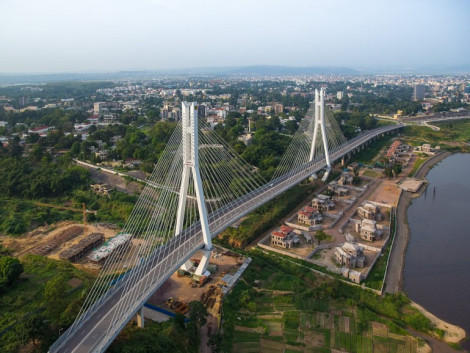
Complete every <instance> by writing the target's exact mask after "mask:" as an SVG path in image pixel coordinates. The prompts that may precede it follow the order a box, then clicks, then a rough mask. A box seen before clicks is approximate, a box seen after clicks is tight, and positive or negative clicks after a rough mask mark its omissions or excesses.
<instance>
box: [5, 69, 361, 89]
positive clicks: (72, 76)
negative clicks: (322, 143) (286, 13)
mask: <svg viewBox="0 0 470 353" xmlns="http://www.w3.org/2000/svg"><path fill="white" fill-rule="evenodd" d="M357 73H358V71H356V70H353V69H351V68H348V67H292V66H274V65H254V66H234V67H200V68H181V69H166V70H142V71H118V72H104V73H51V74H48V73H45V74H0V85H7V84H22V83H24V84H38V83H46V82H59V81H93V80H122V79H149V78H155V77H161V76H182V75H203V76H210V75H216V76H291V75H316V74H357Z"/></svg>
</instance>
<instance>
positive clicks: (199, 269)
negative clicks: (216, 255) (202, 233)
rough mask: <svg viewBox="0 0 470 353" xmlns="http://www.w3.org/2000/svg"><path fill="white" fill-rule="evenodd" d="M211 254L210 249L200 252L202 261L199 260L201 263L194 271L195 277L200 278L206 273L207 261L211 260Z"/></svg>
mask: <svg viewBox="0 0 470 353" xmlns="http://www.w3.org/2000/svg"><path fill="white" fill-rule="evenodd" d="M211 253H212V249H209V250H207V249H204V250H202V259H201V262H200V263H199V266H198V267H197V269H196V272H195V274H196V275H198V276H202V275H203V274H204V272H206V270H207V266H208V265H209V261H210V259H211Z"/></svg>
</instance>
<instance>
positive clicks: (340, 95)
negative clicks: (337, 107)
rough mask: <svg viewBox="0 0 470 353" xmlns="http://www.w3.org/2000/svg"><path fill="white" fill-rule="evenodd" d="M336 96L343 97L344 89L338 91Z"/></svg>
mask: <svg viewBox="0 0 470 353" xmlns="http://www.w3.org/2000/svg"><path fill="white" fill-rule="evenodd" d="M336 98H338V99H343V91H338V92H336Z"/></svg>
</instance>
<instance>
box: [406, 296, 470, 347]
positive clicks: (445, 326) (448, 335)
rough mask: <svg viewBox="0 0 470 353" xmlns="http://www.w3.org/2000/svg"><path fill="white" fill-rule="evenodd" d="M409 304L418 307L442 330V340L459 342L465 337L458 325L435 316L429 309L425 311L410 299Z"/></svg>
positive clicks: (463, 331)
mask: <svg viewBox="0 0 470 353" xmlns="http://www.w3.org/2000/svg"><path fill="white" fill-rule="evenodd" d="M410 304H411V306H412V307H414V308H416V309H418V310H419V311H420V312H421V313H422V314H423V315H424V316H426V317H427V318H428V319H429V320H431V322H432V324H433V325H434V326H435V327H437V328H438V329H441V330H443V331H444V337H443V339H444V341H446V342H448V343H459V342H460V341H462V340H463V339H464V338H465V337H466V334H465V330H464V329H463V328H461V327H458V326H456V325H452V324H449V323H448V322H445V321H443V320H441V319H439V318H438V317H437V316H435V315H434V314H432V313H430V312H429V311H427V310H426V309H425V308H423V307H422V306H421V305H419V304H418V303H415V302H414V301H411V303H410Z"/></svg>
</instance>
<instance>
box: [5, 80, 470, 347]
mask: <svg viewBox="0 0 470 353" xmlns="http://www.w3.org/2000/svg"><path fill="white" fill-rule="evenodd" d="M320 88H325V89H326V99H325V109H326V110H327V111H328V113H329V114H331V116H332V117H333V118H334V121H335V123H336V124H337V125H338V126H339V128H340V130H341V132H342V134H343V135H344V137H345V138H346V139H352V138H354V137H356V136H360V135H361V133H363V132H364V131H366V130H371V129H374V128H377V127H381V126H386V125H393V124H398V123H403V124H404V127H403V128H401V129H399V130H398V132H393V133H390V134H383V136H380V137H378V138H377V139H374V141H372V142H371V143H369V144H368V145H367V146H366V147H365V148H363V149H362V150H358V151H356V153H351V154H350V155H348V156H347V157H345V158H343V159H342V160H338V161H336V162H335V163H334V165H333V169H332V171H331V173H330V174H329V175H328V178H326V180H325V181H322V180H321V178H308V179H306V180H304V181H302V182H301V183H300V184H298V185H296V186H294V187H293V188H291V189H290V190H287V191H285V192H284V193H282V194H281V195H280V196H277V197H276V198H274V199H273V200H271V201H269V202H268V203H266V204H264V205H263V206H262V207H260V208H258V209H256V210H254V211H253V212H251V213H249V214H248V215H246V216H244V217H243V218H241V219H240V220H239V221H237V222H236V223H234V224H232V225H231V227H229V228H227V229H226V230H224V231H223V232H221V233H220V234H219V235H218V236H217V237H216V238H215V239H214V244H215V250H214V251H213V254H212V257H211V261H210V264H209V267H208V270H209V271H208V273H204V275H203V276H200V275H197V274H195V267H197V265H198V264H199V263H200V261H201V254H196V255H195V256H194V257H192V258H191V259H190V262H191V266H190V267H187V268H185V269H180V270H178V272H177V273H175V274H174V275H172V276H171V277H170V278H169V279H168V280H167V281H166V282H165V283H164V285H162V286H161V287H160V288H159V289H158V290H157V291H156V292H155V294H154V295H153V296H152V297H151V298H150V300H149V301H148V303H147V304H146V306H145V308H144V314H145V315H143V317H142V315H141V316H138V317H137V318H136V319H135V320H133V321H132V322H130V323H128V325H127V326H126V327H125V328H124V330H123V331H122V332H121V333H120V334H119V336H118V337H117V338H116V340H115V341H114V342H113V344H112V345H111V346H110V348H109V352H122V353H124V352H126V353H128V352H170V351H171V352H286V353H287V352H289V353H292V352H306V353H307V352H309V353H310V352H315V353H320V352H339V351H347V352H371V353H372V352H383V353H388V352H390V353H392V352H407V353H408V352H409V353H411V352H420V353H424V352H429V351H430V347H432V348H433V349H436V350H435V351H436V352H439V350H438V348H436V347H441V349H442V346H441V345H443V346H444V347H445V348H444V349H446V348H448V349H450V351H454V349H459V344H460V342H461V340H462V339H464V338H465V332H463V333H462V332H461V331H459V328H458V327H455V326H453V325H450V324H447V323H443V322H442V321H440V320H439V319H437V318H436V317H434V316H433V315H432V314H430V313H428V312H426V311H425V310H424V309H422V308H421V307H419V305H417V304H416V303H414V302H412V301H410V299H408V298H407V297H406V295H405V294H404V293H403V292H402V287H401V282H402V278H401V276H402V272H403V262H404V260H403V256H404V255H403V253H404V251H405V250H404V249H405V248H406V241H404V240H401V238H399V237H398V236H397V234H401V233H400V232H404V230H402V229H401V227H403V225H404V224H405V218H404V217H405V216H404V215H403V214H404V213H403V212H406V210H405V211H403V207H405V206H400V205H401V204H402V203H406V202H409V200H411V199H412V198H413V197H416V195H419V194H420V193H422V192H423V190H424V189H425V188H426V179H425V178H424V177H425V174H426V168H428V169H429V168H430V166H431V165H432V164H433V163H436V162H437V161H438V160H440V159H442V158H444V157H445V156H447V155H449V154H451V153H454V152H470V121H469V120H466V119H467V118H469V117H470V116H469V112H468V110H469V108H470V77H469V76H431V75H422V76H418V75H346V74H345V75H334V74H328V75H319V74H317V75H294V76H286V75H282V76H257V75H250V76H236V75H232V76H216V75H214V76H209V75H201V76H197V75H195V76H194V77H178V76H168V77H163V76H162V77H157V78H153V79H126V80H123V79H121V80H119V81H113V80H109V81H61V82H47V83H32V84H15V85H8V84H4V85H3V86H0V351H2V352H47V351H48V349H49V347H50V346H51V344H52V343H53V342H54V341H56V340H57V338H58V337H59V336H60V335H61V334H62V333H63V332H64V331H65V330H66V329H67V328H68V327H69V326H70V325H71V324H72V323H73V321H74V319H75V317H76V316H77V314H78V313H79V311H80V308H81V306H82V304H83V302H84V300H85V298H86V296H87V293H88V292H89V291H90V289H91V287H92V285H93V281H94V279H95V278H96V277H97V276H98V273H99V271H100V269H101V268H102V266H103V263H104V262H105V261H106V258H107V257H108V256H109V254H111V253H112V252H115V251H116V250H117V249H122V248H123V247H125V246H129V247H130V248H132V247H138V246H140V245H141V244H140V243H139V239H135V238H133V239H131V236H130V235H129V234H125V233H120V230H121V229H122V227H123V226H124V225H125V224H126V220H127V219H128V217H129V216H130V214H131V212H132V209H133V207H134V205H135V204H136V202H137V200H138V198H139V195H140V193H141V192H142V190H143V189H144V187H145V186H146V180H147V179H148V178H149V176H150V175H151V174H152V171H153V170H154V167H155V165H156V164H157V163H158V162H159V160H160V159H161V158H162V153H163V151H164V149H165V147H166V145H167V143H168V141H170V139H171V137H172V134H173V131H174V130H175V128H176V127H177V125H178V124H179V123H180V122H181V117H182V108H181V104H182V102H183V101H187V102H197V103H198V105H197V112H198V116H199V119H200V120H201V121H202V123H203V124H204V128H205V129H208V130H210V131H213V132H214V133H216V134H217V135H218V136H220V137H221V139H222V140H223V141H225V143H226V144H227V145H229V146H230V147H231V148H233V150H234V151H235V152H236V153H237V154H238V155H239V156H240V157H241V158H242V159H243V160H244V161H246V162H247V163H248V164H249V165H252V166H254V169H255V170H256V173H258V174H259V176H260V177H261V178H263V180H271V179H272V178H273V176H274V175H276V168H277V167H278V165H279V164H280V163H281V161H282V157H283V156H284V153H285V152H286V150H287V149H288V146H289V144H290V143H291V141H292V140H293V138H294V136H295V133H296V131H297V130H298V128H299V123H300V122H301V120H302V119H303V118H304V117H305V115H306V114H307V111H308V110H309V107H310V105H311V102H312V101H313V100H314V96H315V90H316V89H320ZM400 207H402V208H400ZM122 261H124V260H122ZM144 317H145V318H144ZM142 321H143V322H142ZM144 322H145V324H144ZM441 351H442V352H444V350H441Z"/></svg>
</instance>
